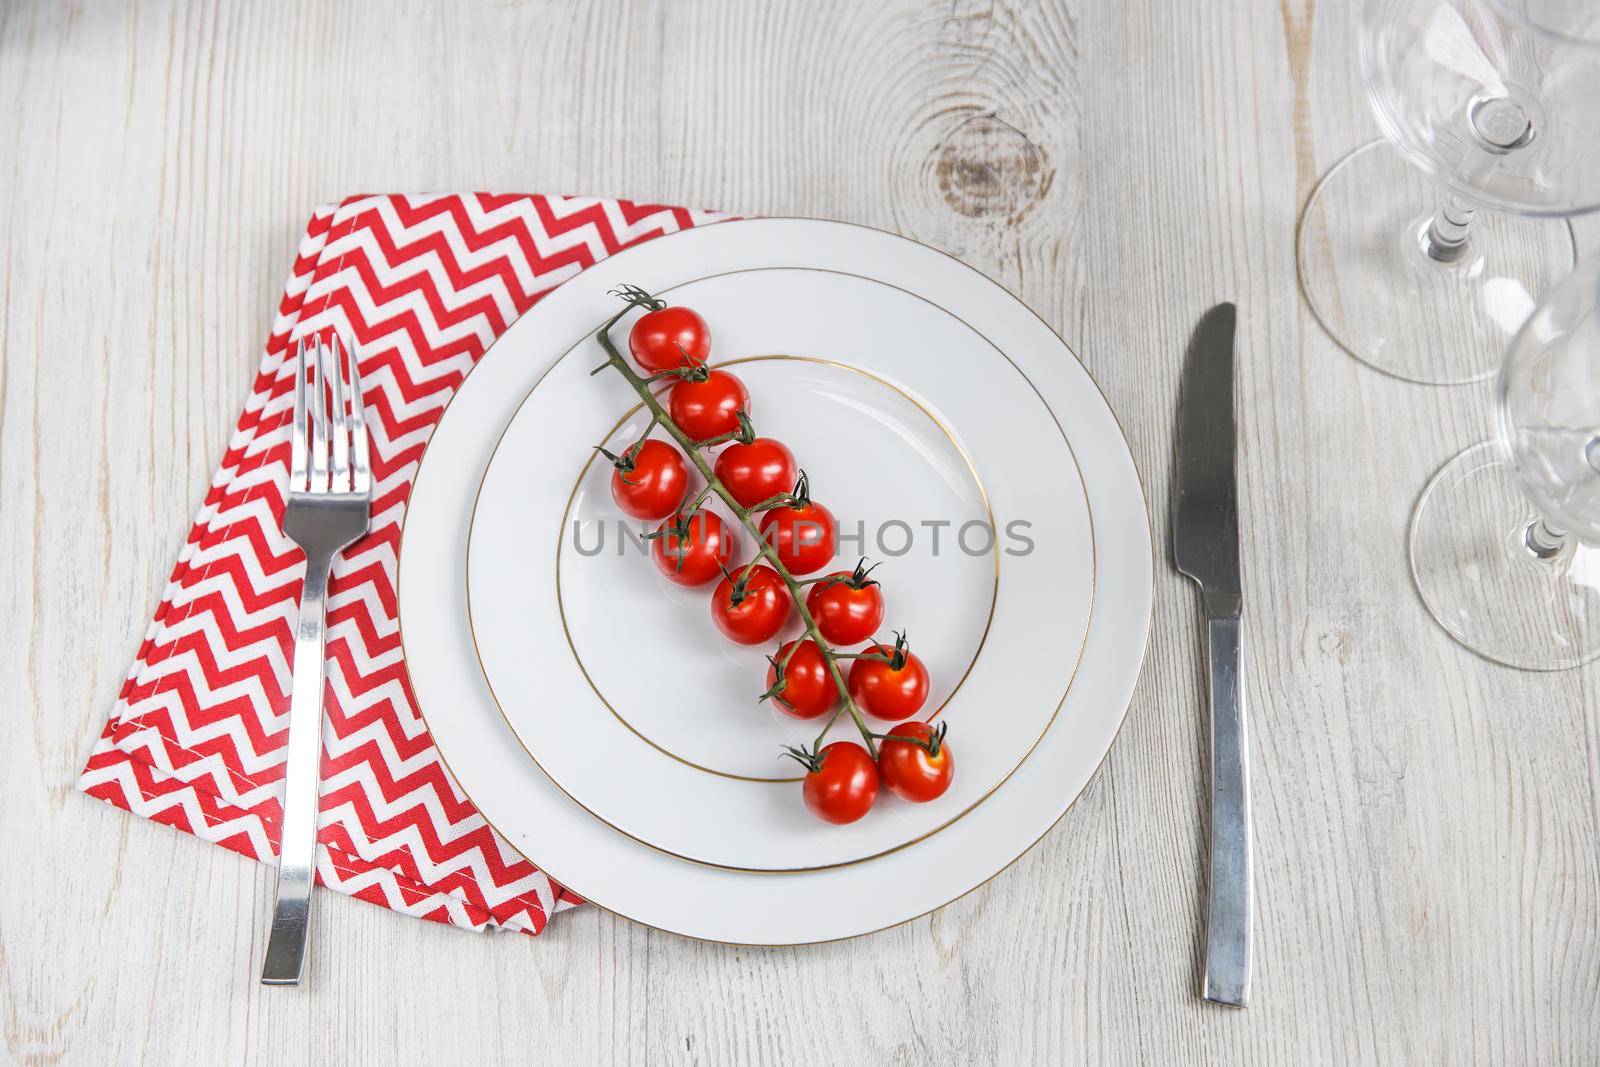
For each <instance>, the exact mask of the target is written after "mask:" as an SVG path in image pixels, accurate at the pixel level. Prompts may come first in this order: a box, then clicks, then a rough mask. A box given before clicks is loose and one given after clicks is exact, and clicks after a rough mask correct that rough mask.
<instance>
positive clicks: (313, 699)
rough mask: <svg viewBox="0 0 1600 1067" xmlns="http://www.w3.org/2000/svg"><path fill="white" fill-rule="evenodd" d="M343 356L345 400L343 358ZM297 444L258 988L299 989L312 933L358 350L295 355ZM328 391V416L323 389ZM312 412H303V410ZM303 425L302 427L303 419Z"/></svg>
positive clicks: (367, 480) (359, 514) (363, 456)
mask: <svg viewBox="0 0 1600 1067" xmlns="http://www.w3.org/2000/svg"><path fill="white" fill-rule="evenodd" d="M341 348H343V349H344V351H345V352H347V353H348V355H349V363H350V385H349V393H350V399H349V404H348V410H347V405H346V403H345V381H344V371H343V369H342V364H343V362H344V361H343V360H342V359H341V358H340V355H341V352H340V349H341ZM295 365H296V368H297V370H296V375H297V376H296V379H295V381H296V388H295V394H294V437H293V443H292V444H291V446H290V451H289V502H288V506H287V508H286V509H285V511H284V514H283V532H284V533H286V534H288V535H289V537H290V539H291V540H293V541H294V543H295V544H297V545H299V546H300V548H301V549H302V550H303V551H304V552H305V554H306V578H305V587H304V588H303V589H302V590H301V593H300V621H299V624H298V625H297V626H296V627H295V631H294V686H293V690H292V696H291V698H290V703H289V758H288V763H287V766H286V767H285V769H284V789H283V825H282V827H281V832H280V834H279V841H278V897H277V902H276V903H275V904H274V905H273V908H272V933H271V935H270V936H269V937H268V938H267V955H266V960H265V961H264V962H263V963H262V966H261V982H262V984H263V985H298V984H299V983H300V976H301V973H302V972H303V971H304V970H305V961H306V936H307V934H308V933H309V931H310V927H311V883H312V880H313V878H314V876H315V871H316V855H317V801H318V792H319V788H320V784H321V777H322V775H321V763H322V684H323V600H324V598H325V597H326V596H327V592H328V570H329V568H330V567H331V566H332V565H333V557H334V556H336V555H338V554H339V552H340V551H342V550H343V549H344V548H345V547H346V546H347V545H349V544H350V543H351V542H352V541H354V540H356V539H357V538H359V537H360V536H361V535H363V534H365V533H366V532H367V521H368V516H369V512H370V509H371V502H372V466H371V463H370V460H369V455H368V450H367V449H368V446H367V422H366V418H365V416H364V415H363V414H362V411H361V373H360V371H359V370H358V369H357V367H356V354H355V350H354V349H352V348H350V346H349V345H342V346H341V345H340V344H339V342H338V340H337V339H334V340H333V341H332V342H331V343H330V344H326V345H325V344H323V343H322V341H321V340H320V339H318V340H316V341H314V342H313V343H312V349H311V370H312V373H311V377H310V381H309V382H308V381H307V379H306V342H305V341H304V340H303V339H302V340H301V341H300V343H299V345H298V346H297V349H296V352H295ZM330 382H331V383H332V390H331V391H332V393H333V409H332V411H329V409H328V397H327V393H328V392H329V389H328V388H327V387H328V385H329V383H330ZM308 407H309V409H310V410H309V412H308V411H307V408H308ZM308 415H309V419H308V417H307V416H308Z"/></svg>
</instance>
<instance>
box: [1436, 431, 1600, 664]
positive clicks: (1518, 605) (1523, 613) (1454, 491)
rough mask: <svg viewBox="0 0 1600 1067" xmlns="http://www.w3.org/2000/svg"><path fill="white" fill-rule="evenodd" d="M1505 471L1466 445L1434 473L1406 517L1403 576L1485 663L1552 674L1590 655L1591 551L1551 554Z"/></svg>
mask: <svg viewBox="0 0 1600 1067" xmlns="http://www.w3.org/2000/svg"><path fill="white" fill-rule="evenodd" d="M1536 521H1537V517H1536V516H1535V514H1534V511H1533V508H1532V506H1531V505H1530V504H1529V503H1528V500H1527V498H1526V497H1525V496H1523V495H1522V491H1521V490H1520V489H1519V488H1518V486H1517V483H1516V477H1515V475H1514V474H1513V473H1512V471H1511V468H1510V467H1509V466H1508V465H1507V464H1506V463H1505V462H1504V461H1503V460H1502V459H1501V458H1500V453H1499V450H1498V449H1497V448H1496V447H1495V446H1494V445H1492V444H1481V445H1474V446H1473V447H1472V448H1469V449H1467V450H1466V451H1465V452H1462V453H1461V454H1460V455H1458V456H1456V458H1455V459H1452V460H1451V461H1450V462H1449V463H1446V464H1445V465H1444V467H1443V468H1441V469H1440V471H1439V473H1438V474H1436V475H1434V477H1433V480H1432V481H1431V482H1429V483H1428V487H1427V489H1425V490H1423V493H1422V499H1421V500H1419V501H1418V502H1417V508H1416V511H1414V512H1413V513H1412V516H1411V545H1410V549H1411V576H1412V578H1413V579H1414V580H1415V581H1416V584H1417V592H1418V593H1419V594H1420V595H1421V596H1422V602H1423V603H1424V604H1425V605H1426V606H1427V608H1428V611H1429V613H1430V614H1432V615H1433V617H1434V619H1436V620H1437V621H1438V623H1439V625H1440V626H1443V627H1444V628H1445V629H1446V630H1447V631H1449V633H1450V636H1451V637H1454V638H1455V639H1456V640H1457V641H1460V642H1461V643H1462V644H1463V645H1466V646H1467V647H1468V648H1470V649H1471V650H1472V651H1474V652H1476V653H1478V655H1480V656H1483V657H1484V658H1486V659H1490V660H1493V661H1495V662H1496V663H1503V664H1505V665H1507V666H1509V667H1517V668H1520V669H1522V670H1529V671H1558V670H1565V669H1567V668H1569V667H1576V666H1578V665H1579V664H1582V663H1587V662H1588V661H1589V660H1592V659H1594V658H1595V657H1596V656H1597V655H1600V551H1597V550H1595V549H1592V548H1587V547H1585V546H1584V545H1582V544H1581V543H1579V542H1577V541H1575V540H1572V539H1567V540H1565V541H1563V542H1561V543H1560V548H1559V550H1558V551H1554V552H1552V551H1551V550H1550V549H1549V548H1547V547H1545V546H1544V545H1542V544H1541V542H1540V539H1539V537H1538V536H1537V535H1535V537H1534V538H1533V543H1532V544H1530V543H1529V541H1528V539H1527V535H1528V532H1529V530H1530V527H1532V526H1533V524H1534V523H1535V522H1536Z"/></svg>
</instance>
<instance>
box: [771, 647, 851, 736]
mask: <svg viewBox="0 0 1600 1067" xmlns="http://www.w3.org/2000/svg"><path fill="white" fill-rule="evenodd" d="M797 645H798V647H796V646H797ZM790 649H794V651H793V652H792V653H791V652H790V651H789V650H790ZM772 660H773V662H772V665H771V666H769V667H768V668H767V695H769V696H771V697H772V698H773V699H774V700H775V701H777V704H778V708H779V710H780V711H783V712H784V713H785V714H788V715H792V716H793V717H795V718H796V719H815V718H819V717H820V716H823V715H826V714H828V712H830V711H832V710H833V706H834V705H835V704H837V703H838V702H839V687H838V686H836V685H834V683H833V676H832V675H830V674H829V673H828V661H827V659H826V658H825V657H824V656H823V655H822V650H821V649H820V648H818V647H817V643H816V642H815V641H799V642H796V641H790V642H788V643H787V644H785V645H784V646H783V647H782V648H780V649H778V654H777V655H776V656H774V657H772ZM780 663H781V664H783V685H782V687H779V685H778V669H777V666H778V664H780Z"/></svg>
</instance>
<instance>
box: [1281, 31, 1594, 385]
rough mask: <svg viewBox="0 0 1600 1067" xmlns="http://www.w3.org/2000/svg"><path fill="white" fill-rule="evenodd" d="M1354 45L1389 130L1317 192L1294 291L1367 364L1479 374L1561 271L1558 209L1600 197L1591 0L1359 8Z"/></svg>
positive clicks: (1413, 372) (1443, 379)
mask: <svg viewBox="0 0 1600 1067" xmlns="http://www.w3.org/2000/svg"><path fill="white" fill-rule="evenodd" d="M1360 41H1361V43H1360V57H1361V71H1362V77H1363V81H1364V83H1365V85H1366V90H1367V99H1368V102H1369V103H1370V104H1371V106H1372V111H1373V114H1374V115H1376V116H1377V119H1378V125H1379V127H1380V128H1381V129H1382V131H1383V133H1384V139H1380V140H1377V141H1372V142H1370V143H1369V144H1366V145H1363V146H1362V147H1360V148H1358V149H1356V150H1355V151H1354V152H1351V153H1350V154H1349V155H1347V156H1345V157H1344V158H1343V159H1341V160H1340V161H1339V162H1338V163H1336V164H1335V165H1334V166H1333V168H1332V169H1331V170H1330V171H1328V173H1327V174H1326V175H1324V176H1323V178H1322V180H1321V181H1320V182H1319V183H1318V185H1317V187H1316V189H1315V191H1314V192H1313V193H1312V194H1311V199H1310V201H1309V202H1308V203H1307V204H1306V209H1305V213H1304V215H1303V216H1302V217H1301V221H1300V231H1299V237H1298V248H1297V259H1298V263H1299V268H1300V284H1301V287H1302V289H1303V290H1304V292H1305V295H1306V300H1307V302H1308V303H1310V305H1311V308H1312V311H1313V312H1314V313H1315V314H1316V316H1317V318H1318V320H1319V321H1321V322H1322V324H1323V326H1325V327H1326V328H1327V330H1328V332H1329V333H1330V334H1332V335H1333V337H1334V339H1335V340H1337V341H1338V342H1339V343H1340V344H1341V345H1342V346H1343V347H1344V348H1345V349H1346V350H1348V351H1349V352H1350V354H1351V355H1353V356H1355V357H1356V358H1357V359H1359V360H1361V361H1362V362H1364V363H1367V364H1369V365H1371V366H1373V367H1375V368H1377V369H1378V370H1381V371H1383V372H1385V373H1387V374H1392V375H1394V376H1396V377H1399V378H1405V379H1407V380H1409V381H1415V382H1426V383H1429V384H1434V385H1454V384H1459V383H1462V382H1469V381H1478V380H1481V379H1484V378H1487V377H1488V376H1489V375H1491V374H1492V373H1493V372H1494V368H1495V366H1496V365H1497V364H1498V362H1499V360H1500V357H1501V355H1502V354H1503V353H1504V352H1505V347H1506V344H1507V342H1508V341H1509V340H1510V338H1511V336H1512V335H1513V334H1515V333H1516V331H1517V328H1518V327H1519V326H1521V324H1522V322H1523V320H1524V319H1525V318H1526V317H1527V316H1528V314H1529V313H1530V312H1531V311H1532V310H1533V307H1534V305H1535V304H1536V303H1537V301H1538V298H1539V296H1540V294H1542V293H1544V292H1545V291H1547V290H1548V288H1549V287H1550V285H1552V284H1554V283H1555V282H1556V281H1557V280H1558V279H1560V278H1564V277H1566V275H1567V274H1568V273H1570V272H1571V270H1572V268H1573V264H1574V259H1575V256H1574V251H1573V249H1574V242H1573V236H1572V230H1571V227H1570V226H1569V225H1567V224H1566V223H1565V222H1564V221H1562V220H1560V219H1559V218H1552V217H1553V216H1566V215H1574V214H1579V213H1582V212H1586V211H1592V210H1594V209H1595V208H1597V207H1600V119H1597V115H1600V4H1596V3H1595V0H1365V2H1364V3H1363V5H1362V11H1361V17H1360ZM1479 208H1489V209H1492V210H1491V211H1479V210H1478V209H1479Z"/></svg>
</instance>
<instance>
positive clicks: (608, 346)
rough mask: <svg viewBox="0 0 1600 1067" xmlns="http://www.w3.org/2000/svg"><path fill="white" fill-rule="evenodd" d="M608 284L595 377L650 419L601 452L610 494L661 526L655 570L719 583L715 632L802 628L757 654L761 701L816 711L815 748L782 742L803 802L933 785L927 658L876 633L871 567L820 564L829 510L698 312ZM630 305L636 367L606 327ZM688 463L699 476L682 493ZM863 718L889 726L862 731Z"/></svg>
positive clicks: (802, 712) (878, 601)
mask: <svg viewBox="0 0 1600 1067" xmlns="http://www.w3.org/2000/svg"><path fill="white" fill-rule="evenodd" d="M614 295H616V296H619V297H621V298H622V300H623V302H624V306H623V308H622V310H621V311H619V312H618V313H617V314H616V315H615V316H613V317H612V318H611V319H610V320H609V321H608V322H607V323H606V324H605V325H604V326H602V327H601V328H600V331H599V333H598V334H597V335H596V336H597V338H598V340H599V342H600V344H601V346H602V347H603V348H604V349H605V351H606V354H607V357H608V358H607V360H606V362H605V363H603V364H601V365H600V366H599V367H596V368H595V371H594V373H596V374H598V373H599V372H600V371H602V370H605V369H607V368H614V369H615V370H617V371H618V372H620V373H621V374H622V376H623V377H624V378H625V379H626V380H627V382H628V384H629V385H630V386H631V387H632V388H633V390H634V391H635V392H636V393H637V394H638V395H639V399H640V400H641V401H642V402H643V404H644V407H645V408H646V409H647V410H648V411H649V412H650V416H651V418H650V423H649V425H648V426H646V427H645V429H644V432H643V433H642V434H640V435H639V437H638V439H637V440H635V441H634V442H633V443H632V444H630V445H628V446H627V447H626V448H624V449H622V451H620V452H611V451H608V450H607V449H605V448H601V449H600V451H601V453H602V454H604V456H605V457H606V459H608V460H609V461H610V462H611V466H612V472H611V496H612V499H614V500H615V501H616V504H617V507H619V508H620V509H621V510H622V511H623V513H624V514H626V515H628V516H630V517H631V518H634V519H638V520H641V521H645V522H659V523H660V525H659V526H657V527H656V529H655V530H654V531H653V532H651V533H649V534H647V535H646V536H647V537H648V538H649V540H650V544H651V548H650V555H651V558H652V560H654V562H655V566H656V569H657V570H658V571H660V573H661V575H662V577H663V578H665V579H666V580H667V581H669V582H673V583H675V584H677V585H681V586H707V585H711V584H712V583H713V582H714V583H716V584H715V586H714V587H713V588H712V590H711V608H710V610H711V618H712V621H713V622H714V623H715V624H716V627H717V629H718V630H719V631H720V632H721V633H722V634H723V635H724V636H725V637H727V638H728V640H730V641H733V642H735V643H737V644H741V645H764V644H769V643H771V642H774V641H775V640H776V639H777V637H778V634H779V633H780V632H781V631H782V630H783V629H784V627H785V626H786V625H788V622H789V619H790V617H791V616H792V615H794V614H798V615H799V617H800V621H801V622H802V623H803V624H804V627H805V632H804V633H803V634H802V635H801V636H800V637H797V638H795V639H794V640H791V641H785V642H783V643H781V644H779V645H778V646H777V647H776V648H775V649H773V651H772V652H771V653H770V654H769V655H768V656H767V664H768V666H767V676H766V689H765V691H764V692H762V693H761V695H760V698H759V699H760V700H762V701H771V702H772V703H773V704H774V705H775V706H776V707H777V708H778V709H779V710H780V711H782V712H783V713H784V714H786V715H789V716H792V717H793V718H796V719H811V720H819V721H821V722H822V726H821V731H820V732H819V733H818V735H817V739H816V741H815V742H814V743H813V744H811V745H809V746H803V745H802V746H786V748H785V752H784V754H785V755H787V756H789V757H792V758H793V759H795V760H796V761H798V762H799V763H800V765H801V766H802V767H804V768H805V771H806V774H805V778H804V779H803V783H802V786H801V794H802V796H803V798H804V800H805V805H806V807H807V808H808V809H809V810H810V811H811V812H812V814H814V815H816V816H817V817H818V818H820V819H822V820H824V821H826V822H830V823H851V822H855V821H856V820H857V819H859V818H861V817H862V816H863V815H865V814H866V813H867V812H868V811H870V810H871V809H872V806H873V804H874V803H875V802H876V801H877V798H878V793H879V788H880V783H881V785H882V786H883V787H885V788H887V789H889V790H890V791H891V792H893V793H895V794H896V795H897V796H900V797H902V798H904V799H905V800H908V801H912V802H914V803H922V802H925V801H929V800H933V799H935V798H936V797H939V796H941V795H943V794H944V792H945V790H947V789H949V787H950V781H951V778H952V777H953V775H954V774H955V756H954V754H953V753H952V752H951V750H950V745H949V743H948V741H946V739H945V724H943V723H941V724H939V725H938V726H937V727H935V726H933V725H932V724H929V723H926V722H922V721H919V720H917V719H916V718H914V716H915V715H916V714H917V712H919V711H920V710H921V709H922V706H923V705H924V704H925V703H926V702H927V699H928V688H929V686H928V669H927V667H926V666H925V665H924V664H923V662H922V660H921V659H920V658H919V657H918V656H917V654H916V653H915V652H913V651H911V648H910V646H909V645H908V643H907V641H906V636H905V633H904V632H903V631H897V632H894V633H893V634H892V635H891V639H888V640H885V639H884V638H883V637H882V636H881V631H882V627H883V620H884V609H885V605H884V595H883V587H882V586H881V585H880V584H879V583H878V582H877V580H876V579H874V578H873V577H872V571H873V568H872V567H870V566H868V565H867V561H866V560H864V559H863V560H861V561H860V562H859V563H857V564H856V565H855V567H854V568H853V569H849V570H829V569H828V568H829V566H830V564H832V563H833V560H834V556H835V548H836V538H837V524H836V523H835V521H834V517H833V513H832V512H831V511H829V510H828V508H827V507H826V506H825V505H823V504H822V503H820V502H818V501H816V500H814V499H812V494H811V481H810V479H809V478H808V477H807V476H806V473H805V471H803V470H801V469H800V467H799V465H798V464H797V463H796V461H795V457H794V453H793V452H791V451H790V450H789V448H788V446H787V445H785V444H784V443H783V442H782V441H778V440H775V439H773V438H771V437H761V436H759V435H757V433H756V430H755V425H754V423H753V422H751V419H750V394H749V392H748V390H746V389H745V386H744V383H743V382H741V381H740V380H739V379H738V378H737V377H736V376H735V375H733V374H731V373H729V372H728V371H727V370H724V369H721V368H717V367H712V366H711V365H710V358H711V331H710V328H709V327H708V326H707V325H706V321H705V319H703V318H702V317H701V316H700V315H699V314H698V313H696V312H695V311H694V310H693V309H691V308H688V307H682V306H677V305H668V304H667V303H666V302H664V301H662V300H659V299H657V298H656V297H654V296H652V295H651V294H649V293H647V292H645V291H644V290H643V289H639V288H637V287H635V286H624V287H623V288H621V289H619V290H617V291H616V293H615V294H614ZM636 308H637V309H639V310H642V311H643V312H644V314H643V315H642V316H640V317H639V319H638V320H637V321H636V322H635V323H634V324H633V328H632V329H631V331H630V332H629V334H628V351H629V354H630V355H631V356H632V357H633V363H634V364H637V367H638V370H635V369H634V366H633V365H632V364H630V363H629V362H628V360H626V359H625V358H623V356H622V354H621V352H619V351H618V349H617V347H616V345H615V344H614V343H613V342H612V340H611V336H610V334H611V330H612V328H614V327H615V326H616V325H617V323H618V322H620V321H621V319H622V318H623V316H625V315H627V314H628V313H629V312H630V311H632V310H634V309H636ZM641 372H642V373H641ZM662 397H665V401H666V402H665V403H663V402H662ZM657 429H660V430H662V431H663V432H664V433H665V434H666V438H667V439H663V438H662V437H658V436H655V433H656V430H657ZM713 457H714V458H713ZM691 468H693V471H694V472H695V473H698V475H699V480H700V482H701V483H703V484H701V486H700V488H699V489H698V490H694V491H693V492H692V493H691V489H692V486H693V484H694V477H693V475H692V474H691ZM712 497H716V498H717V499H718V500H720V502H721V503H722V504H723V505H724V506H725V507H726V508H727V510H728V511H729V512H730V513H731V514H732V515H733V516H734V518H735V519H736V520H737V525H738V526H740V527H743V530H744V533H745V534H746V535H748V536H749V537H750V538H751V540H752V541H753V552H752V554H751V555H750V556H749V558H748V559H741V558H740V555H741V553H740V548H741V537H740V533H739V532H738V530H736V529H735V524H733V523H729V522H728V521H727V520H725V519H724V518H723V517H722V515H720V514H718V513H717V512H715V511H712V510H710V509H709V508H708V507H707V506H706V505H707V504H709V503H710V502H711V499H712ZM819 572H826V573H819ZM858 646H859V647H858ZM852 649H854V651H851V650H852ZM840 715H849V716H850V718H851V720H852V721H854V723H855V725H856V728H857V731H858V732H859V734H860V736H861V743H859V744H858V743H856V742H855V741H833V742H828V743H824V742H825V739H826V737H827V734H828V731H829V730H830V729H831V728H832V726H833V724H834V723H835V722H836V721H837V720H838V718H839V716H840ZM869 718H871V719H875V720H879V721H881V722H884V723H895V724H897V725H893V726H891V727H890V728H889V729H887V730H882V731H875V730H873V729H872V727H871V726H869V725H868V721H867V720H868V719H869Z"/></svg>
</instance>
